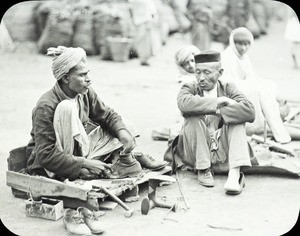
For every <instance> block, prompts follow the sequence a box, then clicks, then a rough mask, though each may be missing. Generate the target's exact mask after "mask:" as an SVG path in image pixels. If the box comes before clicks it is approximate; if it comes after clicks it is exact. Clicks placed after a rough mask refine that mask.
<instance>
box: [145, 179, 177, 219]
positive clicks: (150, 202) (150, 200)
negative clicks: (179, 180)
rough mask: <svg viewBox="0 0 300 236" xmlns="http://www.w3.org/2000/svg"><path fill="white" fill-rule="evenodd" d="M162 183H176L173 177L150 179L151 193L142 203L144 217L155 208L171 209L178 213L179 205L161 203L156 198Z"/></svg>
mask: <svg viewBox="0 0 300 236" xmlns="http://www.w3.org/2000/svg"><path fill="white" fill-rule="evenodd" d="M161 182H176V180H175V179H174V178H173V177H170V176H165V175H161V176H157V177H153V178H150V179H149V192H148V197H145V198H144V199H143V201H142V205H141V212H142V214H143V215H147V214H148V212H149V211H150V210H151V209H152V208H154V207H161V208H169V209H172V211H174V212H176V210H177V204H170V203H165V202H163V201H160V200H158V199H157V198H156V188H157V187H158V186H159V184H160V183H161Z"/></svg>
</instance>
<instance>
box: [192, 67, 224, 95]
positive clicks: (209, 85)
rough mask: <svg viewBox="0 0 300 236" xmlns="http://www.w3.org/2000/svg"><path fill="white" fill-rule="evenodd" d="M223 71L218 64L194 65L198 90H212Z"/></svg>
mask: <svg viewBox="0 0 300 236" xmlns="http://www.w3.org/2000/svg"><path fill="white" fill-rule="evenodd" d="M222 73H223V69H221V64H220V63H219V62H208V63H196V71H195V75H196V79H197V82H198V85H199V86H200V88H202V89H203V90H205V91H209V90H212V89H213V88H214V87H215V86H216V83H217V81H218V79H219V77H220V76H221V75H222Z"/></svg>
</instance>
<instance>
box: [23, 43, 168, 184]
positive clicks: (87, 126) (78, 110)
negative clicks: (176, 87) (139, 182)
mask: <svg viewBox="0 0 300 236" xmlns="http://www.w3.org/2000/svg"><path fill="white" fill-rule="evenodd" d="M47 55H50V56H51V55H52V56H55V57H54V59H53V64H52V70H53V74H54V77H55V79H56V80H57V82H56V84H55V86H54V87H53V88H52V89H51V90H50V91H48V92H47V93H45V94H44V95H42V97H41V98H40V99H39V101H38V102H37V104H36V107H35V108H34V109H33V113H32V131H31V136H32V139H31V140H30V142H29V144H28V146H27V156H28V163H27V171H28V173H29V174H32V175H43V176H47V177H54V176H55V177H56V178H58V179H65V178H68V179H70V180H74V179H77V178H82V179H91V178H99V177H108V178H109V177H115V178H123V177H127V176H133V175H137V174H139V173H140V172H141V169H142V168H141V164H142V165H143V167H147V168H152V169H158V168H162V167H164V166H165V163H163V162H158V161H155V160H153V159H151V158H150V159H148V158H147V157H146V156H145V155H135V156H134V157H133V155H132V153H131V151H132V150H133V149H134V148H135V138H134V136H133V133H132V132H130V130H129V129H128V127H127V126H125V124H124V122H123V121H122V119H121V117H120V116H119V115H118V114H117V113H116V112H115V111H114V110H113V109H111V108H109V107H108V106H106V105H105V104H104V103H103V102H102V101H101V100H100V98H99V97H98V96H97V94H96V93H95V91H94V90H93V89H92V88H91V86H90V85H91V80H90V78H89V76H88V72H89V69H88V66H87V63H86V53H85V51H84V50H83V49H82V48H66V47H62V46H59V47H58V48H49V49H48V53H47ZM112 159H114V160H117V161H115V163H114V165H113V166H112V164H111V163H109V162H111V161H112ZM137 160H138V161H139V162H138V161H137ZM140 163H141V164H140Z"/></svg>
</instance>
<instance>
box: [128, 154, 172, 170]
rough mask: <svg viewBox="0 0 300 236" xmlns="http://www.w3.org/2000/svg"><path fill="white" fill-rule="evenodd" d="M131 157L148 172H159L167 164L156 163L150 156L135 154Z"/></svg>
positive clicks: (164, 162)
mask: <svg viewBox="0 0 300 236" xmlns="http://www.w3.org/2000/svg"><path fill="white" fill-rule="evenodd" d="M132 155H133V157H134V158H135V159H136V160H137V161H138V162H139V163H140V164H141V166H142V167H143V168H146V169H149V170H160V169H162V168H164V167H165V166H166V165H167V164H168V162H166V161H157V160H155V159H154V158H153V157H151V156H150V155H148V154H146V155H144V154H143V153H141V152H135V153H133V154H132Z"/></svg>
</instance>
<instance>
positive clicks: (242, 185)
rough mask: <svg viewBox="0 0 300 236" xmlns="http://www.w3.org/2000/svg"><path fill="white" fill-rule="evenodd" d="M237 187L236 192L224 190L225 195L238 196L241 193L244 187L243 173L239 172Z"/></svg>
mask: <svg viewBox="0 0 300 236" xmlns="http://www.w3.org/2000/svg"><path fill="white" fill-rule="evenodd" d="M239 186H240V189H239V190H236V189H234V190H233V189H228V188H227V189H225V193H226V194H228V195H238V194H240V193H241V192H242V191H243V188H244V187H245V176H244V173H243V172H240V178H239Z"/></svg>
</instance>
